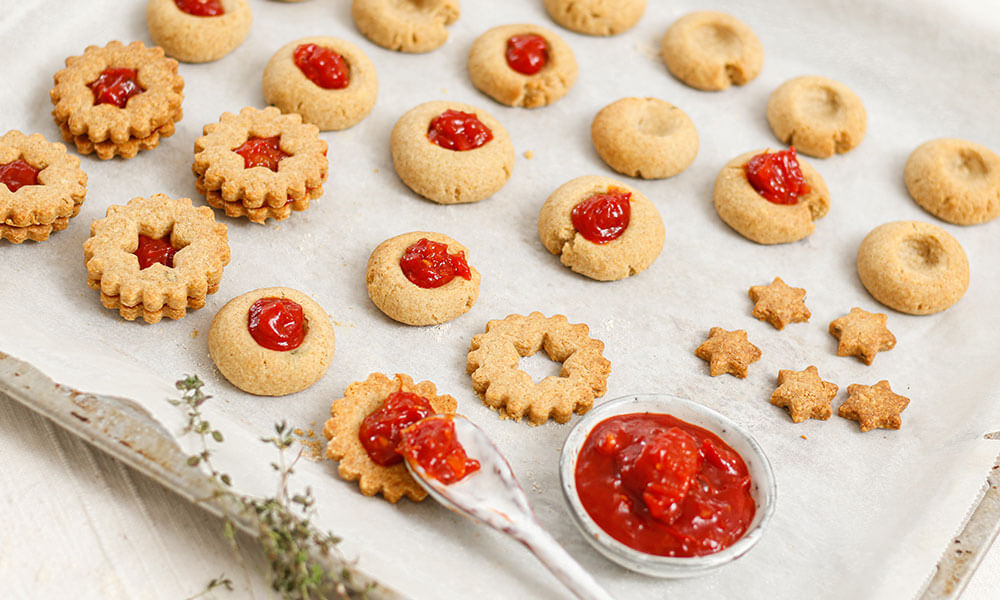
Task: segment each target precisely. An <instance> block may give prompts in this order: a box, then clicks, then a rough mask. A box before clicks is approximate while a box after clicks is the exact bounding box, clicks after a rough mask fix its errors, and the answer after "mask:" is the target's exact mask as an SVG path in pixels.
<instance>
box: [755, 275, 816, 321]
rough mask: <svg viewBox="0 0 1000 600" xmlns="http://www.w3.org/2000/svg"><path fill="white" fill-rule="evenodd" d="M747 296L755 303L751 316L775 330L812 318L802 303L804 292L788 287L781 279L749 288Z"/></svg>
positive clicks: (777, 278) (800, 289)
mask: <svg viewBox="0 0 1000 600" xmlns="http://www.w3.org/2000/svg"><path fill="white" fill-rule="evenodd" d="M749 294H750V299H751V300H753V301H754V302H755V303H756V304H755V305H754V307H753V316H754V317H756V318H758V319H760V320H761V321H767V322H768V323H770V324H771V325H774V327H775V329H784V328H785V325H788V324H789V323H802V322H805V321H808V320H809V317H811V316H812V313H810V312H809V309H808V308H806V303H805V302H804V300H805V297H806V291H805V290H804V289H802V288H793V287H790V286H789V285H788V284H787V283H785V282H784V281H782V280H781V277H775V278H774V281H772V282H771V285H755V286H751V288H750V291H749Z"/></svg>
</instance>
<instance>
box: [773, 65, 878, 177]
mask: <svg viewBox="0 0 1000 600" xmlns="http://www.w3.org/2000/svg"><path fill="white" fill-rule="evenodd" d="M767 122H768V123H770V125H771V131H773V132H774V135H776V136H777V137H778V139H779V140H781V142H782V143H784V144H789V145H792V146H795V148H796V149H797V150H798V151H799V152H802V153H803V154H808V155H809V156H815V157H816V158H827V157H829V156H833V154H834V153H835V152H836V153H837V154H842V153H844V152H847V151H848V150H850V149H852V148H854V147H855V146H857V145H858V144H860V143H861V140H862V139H863V138H864V137H865V130H866V129H867V127H868V117H867V114H866V113H865V105H864V104H862V103H861V99H860V98H858V95H857V94H855V93H854V92H853V91H851V88H849V87H847V86H846V85H844V84H842V83H840V82H839V81H834V80H832V79H829V78H827V77H820V76H816V75H807V76H802V77H795V78H793V79H789V80H788V81H786V82H785V83H782V84H781V85H780V86H778V89H776V90H774V92H772V93H771V98H770V99H769V100H768V101H767Z"/></svg>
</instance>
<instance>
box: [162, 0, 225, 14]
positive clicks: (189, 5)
mask: <svg viewBox="0 0 1000 600" xmlns="http://www.w3.org/2000/svg"><path fill="white" fill-rule="evenodd" d="M174 4H176V5H177V8H179V9H180V10H181V11H183V12H186V13H187V14H189V15H193V16H195V17H218V16H221V15H224V14H226V9H225V8H224V7H223V6H222V0H174Z"/></svg>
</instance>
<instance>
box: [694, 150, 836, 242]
mask: <svg viewBox="0 0 1000 600" xmlns="http://www.w3.org/2000/svg"><path fill="white" fill-rule="evenodd" d="M763 152H768V151H767V150H755V151H753V152H747V153H746V154H741V155H739V156H737V157H736V158H734V159H733V160H731V161H729V162H728V163H726V166H724V167H722V170H721V171H720V172H719V176H718V177H716V179H715V190H714V192H713V194H712V197H713V200H714V203H715V210H716V212H718V213H719V217H721V218H722V220H723V221H725V223H726V224H727V225H729V226H730V227H732V228H733V229H735V230H736V231H737V232H738V233H739V234H740V235H742V236H743V237H745V238H747V239H748V240H751V241H754V242H757V243H758V244H786V243H788V242H795V241H798V240H801V239H802V238H804V237H807V236H808V235H809V234H811V233H812V232H813V231H814V230H815V229H816V225H815V223H814V221H815V220H817V219H821V218H823V217H824V216H825V215H826V213H827V211H828V210H829V209H830V192H829V190H828V189H827V187H826V182H825V181H823V177H822V176H820V174H819V173H817V172H816V170H815V169H813V168H812V166H811V165H809V163H807V162H805V161H804V160H802V159H798V164H799V167H800V168H801V169H802V176H803V177H804V178H805V182H806V184H807V185H808V186H809V188H810V190H809V191H808V192H806V193H805V194H802V195H801V196H799V197H798V200H797V202H796V203H795V204H776V203H774V202H770V201H768V200H766V199H765V198H764V196H762V195H761V194H760V193H759V192H757V190H756V189H754V187H753V186H752V185H751V184H750V182H749V181H748V180H747V175H746V171H745V165H746V164H747V161H749V160H750V159H751V158H753V157H754V156H756V155H758V154H761V153H763Z"/></svg>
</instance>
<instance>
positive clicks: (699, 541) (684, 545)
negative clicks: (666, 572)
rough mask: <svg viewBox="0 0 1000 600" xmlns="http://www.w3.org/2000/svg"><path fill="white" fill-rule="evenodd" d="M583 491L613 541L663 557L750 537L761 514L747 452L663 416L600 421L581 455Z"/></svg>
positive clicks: (582, 499)
mask: <svg viewBox="0 0 1000 600" xmlns="http://www.w3.org/2000/svg"><path fill="white" fill-rule="evenodd" d="M576 489H577V493H578V494H579V496H580V502H582V503H583V507H584V509H586V511H587V514H589V515H590V517H591V518H592V519H593V520H594V521H595V522H596V523H597V525H598V526H600V528H601V529H603V530H604V531H606V532H607V533H608V534H609V535H611V537H613V538H615V539H616V540H618V541H620V542H621V543H623V544H625V545H626V546H629V547H630V548H634V549H635V550H638V551H640V552H645V553H647V554H657V555H660V556H701V555H704V554H712V553H713V552H718V551H720V550H722V549H724V548H726V547H727V546H730V545H732V544H733V543H734V542H735V541H736V540H738V539H739V538H740V537H741V536H742V535H743V534H744V533H745V532H746V530H747V528H748V527H749V526H750V521H752V520H753V516H754V513H755V512H756V510H757V507H756V504H754V501H753V498H751V497H750V475H749V474H748V472H747V468H746V465H745V464H744V463H743V459H742V458H741V457H740V455H739V454H737V453H736V451H735V450H733V449H732V448H730V447H729V446H728V445H726V443H725V442H723V441H722V440H721V439H719V438H718V436H716V435H715V434H713V433H711V432H709V431H706V430H704V429H702V428H701V427H697V426H695V425H692V424H690V423H686V422H684V421H681V420H680V419H677V418H674V417H672V416H670V415H662V414H650V413H633V414H628V415H619V416H616V417H611V418H609V419H606V420H604V421H601V422H600V423H598V425H597V426H596V427H594V430H593V431H591V432H590V435H589V436H588V437H587V440H586V441H585V442H584V444H583V448H582V449H581V450H580V455H579V457H578V458H577V463H576Z"/></svg>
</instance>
